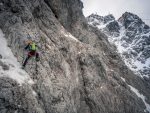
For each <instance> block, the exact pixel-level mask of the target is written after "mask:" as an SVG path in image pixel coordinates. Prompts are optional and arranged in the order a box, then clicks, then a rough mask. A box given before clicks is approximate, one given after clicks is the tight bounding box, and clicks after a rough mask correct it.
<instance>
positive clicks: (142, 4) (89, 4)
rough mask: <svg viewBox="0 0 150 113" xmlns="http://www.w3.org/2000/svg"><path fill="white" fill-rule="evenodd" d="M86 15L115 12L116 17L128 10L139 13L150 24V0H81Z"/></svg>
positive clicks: (102, 14) (103, 14)
mask: <svg viewBox="0 0 150 113" xmlns="http://www.w3.org/2000/svg"><path fill="white" fill-rule="evenodd" d="M81 1H82V2H83V5H84V9H83V13H84V15H85V16H88V15H90V14H91V13H97V14H99V15H101V16H105V15H108V14H113V15H114V16H115V17H116V19H118V18H119V17H121V15H122V14H123V13H124V12H126V11H128V12H131V13H134V14H137V15H138V16H139V17H140V18H142V19H143V21H145V22H146V23H147V24H149V25H150V0H81Z"/></svg>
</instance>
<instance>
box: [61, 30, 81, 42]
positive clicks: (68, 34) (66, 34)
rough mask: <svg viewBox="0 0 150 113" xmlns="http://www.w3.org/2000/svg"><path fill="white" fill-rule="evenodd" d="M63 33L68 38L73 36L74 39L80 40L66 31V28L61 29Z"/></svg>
mask: <svg viewBox="0 0 150 113" xmlns="http://www.w3.org/2000/svg"><path fill="white" fill-rule="evenodd" d="M61 34H63V35H64V36H65V37H67V38H71V39H73V40H75V41H79V40H78V39H77V38H75V37H74V36H72V35H71V34H70V33H69V32H65V31H64V30H61Z"/></svg>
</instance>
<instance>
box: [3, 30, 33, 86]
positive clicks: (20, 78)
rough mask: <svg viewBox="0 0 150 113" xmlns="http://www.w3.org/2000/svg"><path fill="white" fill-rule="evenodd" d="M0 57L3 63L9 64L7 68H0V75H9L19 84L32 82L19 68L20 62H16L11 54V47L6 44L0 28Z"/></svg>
mask: <svg viewBox="0 0 150 113" xmlns="http://www.w3.org/2000/svg"><path fill="white" fill-rule="evenodd" d="M0 45H1V47H0V55H2V59H0V60H1V61H2V62H3V63H4V64H6V65H7V66H9V70H3V69H2V68H0V73H1V74H0V77H9V78H11V79H13V80H16V81H17V82H18V83H19V84H20V85H22V84H23V83H29V84H33V83H34V82H33V81H32V79H31V78H30V77H29V75H28V74H27V73H26V72H25V71H24V70H22V69H20V67H21V66H20V64H19V62H17V59H16V58H15V56H14V55H13V53H12V51H11V49H10V48H9V47H8V46H7V41H6V39H5V38H4V34H3V32H2V30H0Z"/></svg>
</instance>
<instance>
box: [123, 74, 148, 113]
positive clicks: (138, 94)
mask: <svg viewBox="0 0 150 113" xmlns="http://www.w3.org/2000/svg"><path fill="white" fill-rule="evenodd" d="M121 79H122V80H123V81H124V82H126V80H125V78H123V77H121ZM126 84H127V83H126ZM127 85H128V86H129V87H130V89H131V91H133V92H134V93H135V94H136V95H137V96H138V97H139V98H141V99H142V101H143V102H144V104H145V106H146V110H147V111H149V112H150V105H149V104H148V103H147V102H146V101H145V98H146V97H145V96H144V95H143V94H140V93H139V91H138V90H137V89H136V88H134V87H132V86H131V85H129V84H127Z"/></svg>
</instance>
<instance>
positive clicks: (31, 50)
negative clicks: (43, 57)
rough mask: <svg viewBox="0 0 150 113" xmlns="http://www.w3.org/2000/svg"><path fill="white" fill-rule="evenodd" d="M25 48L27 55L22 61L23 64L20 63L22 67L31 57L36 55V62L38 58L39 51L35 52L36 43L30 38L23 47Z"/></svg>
mask: <svg viewBox="0 0 150 113" xmlns="http://www.w3.org/2000/svg"><path fill="white" fill-rule="evenodd" d="M24 49H25V50H27V51H28V55H27V57H26V59H25V61H24V62H23V65H22V68H23V69H24V68H25V66H26V64H27V62H28V60H29V59H30V58H31V57H34V56H35V57H36V61H37V62H38V61H39V60H40V58H39V53H38V52H37V45H36V43H35V42H34V41H32V40H28V41H27V42H26V47H25V48H24Z"/></svg>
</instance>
